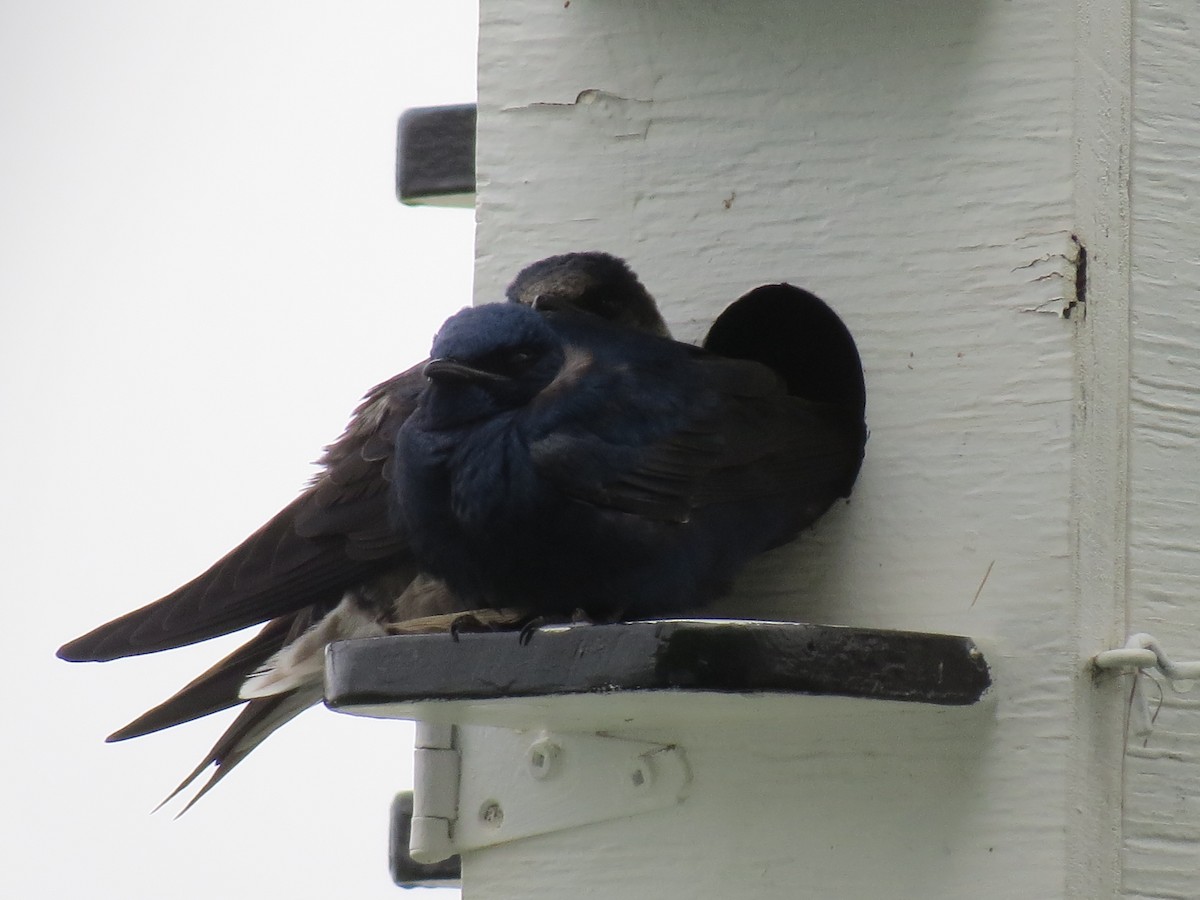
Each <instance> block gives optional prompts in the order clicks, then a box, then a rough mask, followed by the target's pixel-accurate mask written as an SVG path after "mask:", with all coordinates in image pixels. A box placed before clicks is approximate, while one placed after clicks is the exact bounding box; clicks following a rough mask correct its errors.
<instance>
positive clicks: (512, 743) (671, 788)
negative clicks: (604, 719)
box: [409, 722, 691, 863]
mask: <svg viewBox="0 0 1200 900" xmlns="http://www.w3.org/2000/svg"><path fill="white" fill-rule="evenodd" d="M465 730H466V732H467V733H466V734H464V733H463V732H462V731H460V729H459V728H458V727H457V726H448V725H446V726H439V725H430V724H428V723H425V722H418V723H417V751H416V767H415V772H414V780H415V787H414V794H415V796H414V809H413V824H412V836H411V840H410V844H409V852H410V854H411V855H412V858H413V859H414V860H416V861H418V862H422V863H429V862H437V861H438V860H441V859H445V858H446V857H448V856H451V855H452V854H454V853H461V852H463V851H466V850H477V849H479V848H482V847H489V846H493V845H495V844H501V843H505V842H507V841H515V840H518V839H520V838H525V837H531V836H533V835H537V834H546V833H548V832H552V831H563V830H566V829H568V828H576V827H579V826H580V825H588V824H591V823H593V822H603V821H607V820H610V819H619V818H624V817H626V816H635V815H640V814H642V813H646V812H651V811H653V810H658V809H665V808H668V807H671V806H675V805H677V804H679V803H681V802H683V799H684V793H685V789H686V787H687V785H688V783H689V782H690V780H691V773H690V771H689V769H688V766H687V762H686V759H685V757H684V754H683V751H682V749H680V748H679V747H677V746H675V745H673V744H659V743H653V742H649V741H633V740H627V739H624V738H615V737H608V736H607V735H599V734H564V733H553V732H548V731H538V732H529V731H511V730H509V729H504V728H484V727H471V728H468V729H465ZM462 738H467V739H466V740H465V741H464V740H460V739H462ZM460 744H462V745H463V746H460ZM460 757H461V759H460Z"/></svg>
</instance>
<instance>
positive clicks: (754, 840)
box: [326, 0, 1200, 900]
mask: <svg viewBox="0 0 1200 900" xmlns="http://www.w3.org/2000/svg"><path fill="white" fill-rule="evenodd" d="M1198 34H1200V10H1198V9H1197V7H1196V6H1195V5H1194V4H1193V3H1188V2H1182V0H1163V2H1159V3H1156V4H1141V5H1135V6H1134V7H1132V8H1131V6H1130V4H1128V3H1117V2H1113V0H1093V2H1080V3H1078V4H1061V3H1044V2H1031V0H967V2H940V0H939V2H933V3H920V4H913V3H883V2H878V0H850V2H849V3H818V2H811V0H805V2H799V3H797V2H785V0H754V2H743V3H736V4H735V3H724V4H711V3H710V4H696V3H685V2H676V0H666V2H650V3H631V2H604V3H601V2H594V0H575V2H571V0H566V2H563V3H552V4H551V3H533V2H530V0H512V2H505V3H499V2H494V0H484V2H483V3H482V4H481V26H480V39H479V97H478V109H477V116H478V118H477V123H474V125H475V128H476V129H477V130H476V131H475V132H474V133H473V134H469V135H468V138H463V137H462V128H463V125H462V123H463V122H464V121H465V122H467V123H469V124H468V125H467V128H468V130H469V129H470V122H471V120H470V118H469V116H468V117H467V118H465V119H464V117H463V115H464V114H463V112H462V111H461V110H457V111H455V113H454V115H455V116H457V117H458V118H457V119H456V120H454V121H456V122H457V123H458V124H457V125H454V124H453V122H452V123H451V126H450V127H451V129H452V130H453V129H455V128H457V129H458V131H457V132H454V133H456V134H458V135H459V138H457V139H454V143H455V146H458V147H461V146H462V142H463V140H468V139H474V140H475V141H476V153H475V171H474V173H473V174H474V178H473V179H472V178H471V177H470V176H471V174H472V173H465V174H464V173H462V172H461V171H459V172H458V175H459V177H457V178H449V179H445V178H442V176H441V175H438V174H437V173H434V174H433V175H430V176H429V180H428V182H427V183H428V184H430V185H432V187H430V188H429V194H432V195H437V194H439V193H444V194H461V193H463V191H464V189H469V187H470V184H471V183H472V182H473V183H474V184H475V185H476V191H475V206H476V215H477V219H478V232H477V272H476V290H477V295H478V296H477V300H478V301H480V302H485V301H491V300H495V299H500V297H501V290H502V288H503V285H504V284H506V283H507V281H508V279H509V278H511V276H512V274H513V273H514V272H516V271H517V270H518V269H519V268H520V267H521V266H522V265H523V264H525V263H526V262H528V261H530V260H532V259H536V258H539V257H542V256H546V255H549V254H553V253H561V252H566V251H573V250H591V249H601V250H606V251H609V252H611V253H614V254H616V255H618V256H621V257H623V258H625V259H626V260H628V261H629V262H630V264H631V265H632V267H633V268H634V269H635V270H636V271H637V272H638V274H639V275H640V276H641V278H642V280H643V281H644V283H645V284H646V286H647V287H648V288H649V289H650V291H651V293H653V294H654V295H655V297H656V298H657V299H658V301H659V303H660V306H661V307H662V309H663V311H664V314H665V315H666V317H667V319H668V321H669V323H670V325H671V328H672V330H673V333H674V334H675V335H676V337H677V338H679V339H682V340H688V341H699V340H700V339H702V338H703V337H704V336H705V334H706V333H707V331H708V328H709V325H710V324H711V323H712V322H713V320H714V318H715V317H717V316H718V315H719V314H720V313H721V312H722V311H723V310H725V309H726V308H727V307H728V306H729V305H730V303H731V302H732V301H734V300H736V299H737V298H739V297H741V296H743V295H744V294H746V293H747V292H749V291H751V290H752V289H754V288H755V287H757V286H759V285H764V284H783V283H786V284H790V285H793V286H797V287H801V288H804V289H806V290H808V291H811V292H813V293H814V294H816V295H817V296H819V297H821V298H823V299H824V300H825V301H826V303H828V304H829V306H830V307H831V308H832V309H833V310H834V311H836V313H837V315H838V317H839V318H840V320H841V321H842V322H844V323H845V325H846V326H847V327H848V329H849V331H850V333H851V334H852V335H853V336H854V338H855V340H856V342H857V346H858V351H859V355H860V357H861V361H862V368H863V373H864V375H865V382H866V386H867V406H866V411H867V412H866V418H867V422H868V424H869V426H870V438H869V440H868V443H867V450H866V458H865V462H864V465H863V468H862V471H861V474H860V477H859V479H858V482H857V484H856V485H855V487H854V490H853V494H852V496H851V497H850V499H849V501H848V502H842V503H839V504H837V505H835V507H834V508H833V509H831V510H830V511H829V512H828V513H827V514H826V515H825V516H824V517H823V518H822V519H821V520H819V521H818V522H817V523H816V525H815V526H814V527H813V528H812V529H810V530H808V531H806V532H805V533H804V534H802V535H801V536H800V538H799V539H798V540H796V541H794V542H792V543H789V544H787V545H786V546H783V547H780V548H778V549H776V550H773V551H771V552H769V553H767V554H764V555H763V556H761V557H759V558H758V559H756V560H755V561H754V562H752V563H751V565H750V566H749V567H748V568H747V569H746V570H745V571H744V572H743V574H742V575H741V577H740V578H739V579H738V581H737V583H736V584H735V586H734V588H733V590H732V591H731V592H730V593H729V594H728V595H727V596H726V597H725V598H724V599H723V600H721V601H720V602H719V603H718V604H717V605H715V606H713V607H710V608H709V609H707V610H706V611H704V615H705V616H707V617H708V620H690V619H689V620H679V621H673V622H659V623H635V624H628V625H616V626H596V627H591V628H589V627H586V626H585V627H575V628H572V627H563V628H557V629H546V630H543V631H541V632H536V633H533V634H532V635H531V636H530V635H527V636H526V637H528V638H529V639H528V640H522V639H521V637H519V636H518V635H516V634H465V635H462V636H461V639H460V640H459V641H457V642H451V641H448V640H446V639H445V638H444V636H431V637H419V638H413V637H404V638H400V637H397V638H384V639H378V640H374V641H362V642H346V643H342V644H338V645H335V646H334V647H333V648H332V649H331V653H330V656H329V659H328V668H327V683H326V690H327V699H328V701H329V702H330V704H331V705H333V706H334V707H335V708H338V709H340V710H342V711H345V712H351V713H360V714H368V715H378V716H385V717H386V716H394V717H404V718H415V719H417V720H418V721H419V722H420V723H422V724H421V726H420V728H419V730H418V735H419V745H420V746H419V747H418V749H417V754H418V770H419V773H423V774H419V781H418V785H417V794H416V796H415V797H414V798H413V804H414V808H413V813H412V818H411V831H412V844H411V847H412V849H413V851H414V853H413V855H414V856H415V857H416V858H417V860H418V861H419V862H433V861H435V860H439V859H445V858H446V857H449V856H452V855H454V854H458V855H460V856H461V876H462V884H463V889H464V894H465V896H467V897H473V896H487V897H489V898H509V897H512V898H517V897H520V898H540V897H546V898H550V897H556V898H557V897H564V896H595V897H651V896H653V897H689V898H693V897H712V898H726V897H741V896H744V897H755V898H796V897H813V898H817V897H820V898H828V897H837V898H842V900H851V898H877V897H894V898H917V897H920V898H923V900H934V898H946V900H949V898H961V897H964V896H979V897H1071V898H1087V900H1095V898H1102V897H1116V896H1118V895H1121V896H1125V895H1129V896H1134V895H1136V896H1139V897H1194V896H1197V895H1200V790H1198V789H1197V787H1196V785H1197V784H1200V763H1198V762H1197V760H1200V754H1197V752H1196V749H1197V748H1196V735H1197V734H1198V733H1200V708H1198V707H1197V706H1196V704H1195V703H1194V702H1193V701H1189V700H1187V699H1186V696H1185V695H1183V694H1178V695H1177V694H1176V693H1175V691H1174V689H1173V688H1174V687H1176V686H1180V685H1178V684H1177V682H1178V679H1179V678H1180V677H1182V676H1185V675H1194V674H1200V673H1195V672H1193V671H1192V670H1189V669H1188V668H1187V667H1179V668H1171V666H1170V663H1169V657H1168V651H1169V652H1170V653H1173V654H1175V655H1179V656H1182V657H1185V658H1186V657H1188V656H1189V654H1190V655H1193V656H1194V655H1195V654H1197V653H1200V616H1197V615H1196V614H1195V613H1194V611H1189V604H1190V603H1191V599H1190V598H1191V594H1192V593H1193V591H1194V588H1195V585H1196V583H1197V580H1198V579H1200V554H1197V552H1196V549H1195V544H1196V541H1195V538H1194V533H1195V531H1196V525H1197V522H1198V512H1197V511H1198V510H1200V453H1198V452H1197V439H1196V432H1197V430H1198V429H1197V421H1198V417H1200V391H1198V387H1200V363H1198V362H1197V360H1198V359H1200V304H1198V303H1197V302H1196V300H1195V297H1196V295H1197V291H1198V288H1200V260H1198V258H1197V254H1196V245H1197V241H1198V240H1200V207H1198V206H1197V202H1196V193H1197V190H1196V180H1197V170H1196V165H1197V163H1196V160H1197V159H1200V146H1198V144H1200V138H1198V136H1197V131H1196V128H1195V122H1196V120H1197V116H1198V115H1200V108H1198V103H1200V101H1198V100H1197V98H1200V40H1198V39H1197V37H1196V36H1197V35H1198ZM418 118H419V117H418ZM412 123H413V120H411V119H410V122H409V124H410V125H412ZM418 124H420V123H418ZM425 124H428V123H425ZM435 130H436V129H435ZM421 140H426V138H422V139H421ZM421 140H415V139H413V140H412V141H411V143H410V144H409V146H410V147H414V148H415V147H418V146H420V145H421ZM434 146H436V141H435V143H434ZM413 152H414V155H415V156H420V154H419V153H417V152H416V151H415V150H414V151H413ZM434 155H435V156H436V155H437V154H436V152H435V153H434ZM447 158H453V154H452V153H448V154H447ZM460 169H461V165H460ZM439 178H442V180H441V181H439V180H438V179H439ZM401 182H402V188H401V191H402V194H403V193H405V192H408V193H409V194H410V196H409V199H412V198H413V197H416V196H419V195H420V194H421V191H422V188H421V184H422V181H421V177H420V176H419V173H417V174H415V175H414V177H413V178H409V179H408V180H407V181H406V180H405V178H403V177H402V178H401ZM439 185H440V187H439ZM464 186H465V187H464ZM759 334H760V336H761V339H762V340H763V341H764V342H766V341H770V340H773V339H774V335H773V334H772V333H771V329H769V328H767V329H763V330H761V331H760V332H759ZM751 339H752V340H753V339H754V331H753V329H752V330H751ZM1145 632H1153V638H1151V637H1148V636H1146V635H1145V634H1142V635H1141V636H1138V637H1136V638H1135V639H1134V641H1133V646H1132V648H1131V649H1130V650H1128V651H1123V652H1122V653H1116V654H1113V653H1110V651H1116V650H1118V649H1119V648H1122V647H1123V646H1124V645H1125V644H1126V642H1127V639H1128V638H1129V636H1130V635H1131V633H1145ZM1156 666H1157V667H1158V668H1159V669H1164V668H1165V670H1166V671H1167V676H1162V675H1148V674H1145V672H1144V671H1143V670H1147V669H1151V668H1153V667H1156ZM1139 672H1142V674H1140V675H1139V674H1138V673H1139ZM405 821H406V822H407V820H405ZM406 827H407V826H406ZM438 877H442V878H444V877H445V876H444V875H442V876H438ZM434 880H437V878H434Z"/></svg>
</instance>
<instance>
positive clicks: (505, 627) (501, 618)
mask: <svg viewBox="0 0 1200 900" xmlns="http://www.w3.org/2000/svg"><path fill="white" fill-rule="evenodd" d="M528 617H529V613H527V612H525V611H524V610H518V609H475V610H471V611H470V612H464V613H459V614H458V615H456V616H455V618H454V621H453V622H451V623H450V637H451V638H452V639H453V640H455V641H457V640H458V636H459V635H460V634H467V633H480V632H487V631H512V630H513V629H514V628H517V627H519V626H521V624H522V623H523V622H524V621H525V620H526V619H527V618H528Z"/></svg>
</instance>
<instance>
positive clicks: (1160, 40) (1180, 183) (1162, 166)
mask: <svg viewBox="0 0 1200 900" xmlns="http://www.w3.org/2000/svg"><path fill="white" fill-rule="evenodd" d="M1134 39H1135V40H1134V60H1135V69H1134V76H1135V77H1134V83H1133V110H1134V119H1133V122H1134V145H1133V147H1134V153H1133V167H1132V172H1133V190H1132V209H1133V242H1132V263H1133V276H1132V299H1133V354H1132V355H1133V380H1132V386H1131V391H1130V394H1131V425H1132V430H1131V466H1130V498H1131V499H1130V523H1129V532H1130V537H1129V568H1130V591H1131V626H1132V630H1134V631H1149V632H1151V633H1153V634H1154V635H1155V636H1156V637H1158V638H1159V639H1160V640H1161V641H1162V642H1163V645H1164V646H1165V647H1167V648H1168V652H1169V653H1171V654H1172V655H1174V656H1176V657H1177V658H1179V659H1189V660H1190V659H1195V658H1197V657H1200V612H1198V606H1197V597H1198V595H1200V551H1198V549H1197V548H1198V544H1197V530H1198V526H1200V447H1198V446H1197V435H1198V434H1200V250H1198V248H1200V167H1198V165H1197V161H1198V160H1200V7H1197V6H1196V5H1195V4H1194V3H1181V2H1167V0H1151V2H1145V3H1139V4H1138V5H1137V18H1136V19H1135V29H1134ZM1123 681H1124V687H1125V688H1126V689H1128V687H1129V680H1128V678H1126V679H1123ZM1139 688H1140V689H1143V690H1146V691H1147V692H1148V696H1149V698H1150V702H1151V706H1152V708H1153V707H1154V706H1157V705H1158V698H1159V689H1158V688H1157V687H1155V686H1154V685H1152V684H1150V683H1149V682H1148V681H1147V680H1143V681H1142V683H1141V684H1140V685H1139ZM1123 824H1124V850H1125V853H1124V857H1125V883H1124V895H1125V896H1127V897H1136V898H1139V900H1141V898H1155V900H1158V898H1162V900H1167V898H1169V900H1183V898H1194V897H1196V896H1200V697H1198V696H1196V695H1194V694H1175V693H1173V692H1172V691H1171V690H1170V688H1164V689H1163V690H1162V706H1161V711H1160V712H1159V714H1158V719H1157V721H1156V723H1155V728H1154V731H1153V733H1152V734H1151V735H1150V736H1149V738H1148V739H1146V741H1145V743H1144V745H1143V742H1142V741H1141V740H1131V742H1130V746H1129V749H1128V751H1127V757H1126V764H1125V804H1124V823H1123Z"/></svg>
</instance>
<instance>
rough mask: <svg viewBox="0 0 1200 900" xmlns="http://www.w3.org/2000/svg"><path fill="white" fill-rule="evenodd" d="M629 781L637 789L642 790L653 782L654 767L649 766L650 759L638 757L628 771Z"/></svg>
mask: <svg viewBox="0 0 1200 900" xmlns="http://www.w3.org/2000/svg"><path fill="white" fill-rule="evenodd" d="M629 783H630V784H631V785H632V786H633V789H634V790H637V791H644V790H646V789H647V788H649V787H650V785H652V784H654V769H653V768H652V767H651V766H650V760H648V759H639V760H638V761H637V764H636V765H635V766H634V767H633V770H632V771H631V772H630V773H629Z"/></svg>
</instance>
